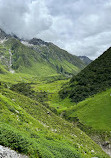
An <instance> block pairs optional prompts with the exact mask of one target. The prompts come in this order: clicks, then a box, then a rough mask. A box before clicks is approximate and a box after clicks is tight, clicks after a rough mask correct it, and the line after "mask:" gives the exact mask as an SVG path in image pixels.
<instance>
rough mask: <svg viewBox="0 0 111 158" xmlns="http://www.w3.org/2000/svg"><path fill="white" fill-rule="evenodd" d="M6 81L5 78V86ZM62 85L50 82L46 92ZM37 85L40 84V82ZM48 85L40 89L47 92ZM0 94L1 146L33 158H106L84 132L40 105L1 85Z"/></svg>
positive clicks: (59, 82)
mask: <svg viewBox="0 0 111 158" xmlns="http://www.w3.org/2000/svg"><path fill="white" fill-rule="evenodd" d="M13 75H14V74H13ZM15 76H16V74H15ZM13 79H14V77H12V80H13ZM12 80H11V81H12ZM14 80H15V79H14ZM8 81H9V79H8V80H7V83H8ZM14 82H15V81H14ZM14 82H13V83H14ZM42 82H44V81H42ZM65 82H67V81H65V80H64V82H63V81H62V80H60V81H55V82H54V83H50V84H51V86H50V92H53V93H55V92H57V91H58V90H59V89H60V84H61V83H62V84H63V83H65ZM37 85H40V80H39V81H38V83H37ZM48 86H49V83H48V84H47V87H46V83H44V86H42V84H41V90H43V89H44V88H46V89H45V90H47V89H48ZM53 86H54V87H56V90H55V88H54V87H53ZM35 88H37V87H35ZM39 88H40V87H39ZM0 92H1V93H0V144H1V145H4V146H9V147H11V148H12V149H14V150H17V151H19V152H21V153H24V154H26V155H29V156H30V157H33V158H35V157H43V158H46V157H47V158H50V157H51V158H53V157H54V158H55V157H58V158H62V157H64V158H68V157H72V158H83V157H85V158H91V157H94V156H97V157H98V158H107V157H108V156H107V155H106V154H105V153H104V152H103V151H102V150H101V148H100V147H99V146H98V145H96V144H95V143H94V142H93V141H92V140H91V139H90V138H89V137H88V136H87V135H85V133H84V132H81V130H79V129H78V128H76V127H74V125H73V124H72V123H68V122H67V121H65V120H63V119H62V118H60V117H58V116H56V115H55V114H54V113H52V112H51V111H50V110H49V109H47V108H46V107H44V106H43V105H41V104H40V103H38V102H36V101H35V100H32V99H30V98H28V97H26V96H24V95H20V94H19V93H16V92H14V91H11V90H9V89H8V88H4V85H2V86H1V88H0ZM47 112H48V113H47ZM92 150H94V153H93V152H91V151H92Z"/></svg>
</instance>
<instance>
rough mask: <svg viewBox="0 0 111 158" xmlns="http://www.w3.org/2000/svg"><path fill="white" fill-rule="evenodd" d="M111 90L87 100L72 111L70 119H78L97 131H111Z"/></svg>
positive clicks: (70, 111)
mask: <svg viewBox="0 0 111 158" xmlns="http://www.w3.org/2000/svg"><path fill="white" fill-rule="evenodd" d="M110 94H111V89H109V90H107V91H105V92H102V93H99V94H97V95H95V96H94V97H92V98H89V99H86V100H84V101H82V102H80V103H78V104H77V105H75V106H74V107H73V108H72V109H71V110H69V113H71V114H70V115H69V117H78V118H79V121H80V122H81V123H83V124H85V125H87V126H89V127H93V129H96V130H106V131H107V130H108V131H110V130H111V124H110V122H111V113H110V111H111V96H110Z"/></svg>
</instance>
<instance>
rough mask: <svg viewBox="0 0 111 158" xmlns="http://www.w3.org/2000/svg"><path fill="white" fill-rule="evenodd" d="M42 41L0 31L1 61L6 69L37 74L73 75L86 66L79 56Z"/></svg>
mask: <svg viewBox="0 0 111 158" xmlns="http://www.w3.org/2000/svg"><path fill="white" fill-rule="evenodd" d="M5 36H6V38H5ZM3 37H4V38H3ZM32 41H33V40H32ZM40 41H42V40H40V39H35V42H36V43H35V42H34V41H33V43H30V41H28V42H27V41H21V40H20V39H18V38H17V37H15V36H8V35H6V34H5V33H4V32H0V63H1V64H2V65H4V66H5V69H6V70H9V71H11V70H14V71H16V72H22V73H26V74H31V75H37V76H48V75H52V74H56V75H57V74H65V75H72V74H77V73H78V72H79V71H80V70H81V69H83V68H84V67H85V64H84V63H83V62H82V61H81V60H80V59H79V58H78V57H76V56H74V55H71V54H69V53H68V52H66V51H64V50H62V49H60V48H59V47H57V46H55V45H53V44H52V43H47V42H44V41H42V43H41V44H40ZM14 71H12V72H14Z"/></svg>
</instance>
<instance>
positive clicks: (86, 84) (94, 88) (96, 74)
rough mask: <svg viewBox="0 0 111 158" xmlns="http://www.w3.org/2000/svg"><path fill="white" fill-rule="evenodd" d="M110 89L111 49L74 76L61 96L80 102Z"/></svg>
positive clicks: (61, 92)
mask: <svg viewBox="0 0 111 158" xmlns="http://www.w3.org/2000/svg"><path fill="white" fill-rule="evenodd" d="M109 87H111V48H109V49H108V50H107V51H106V52H104V54H103V55H101V56H100V57H99V58H98V59H96V60H95V61H94V62H92V63H91V64H90V65H89V66H87V67H86V68H85V69H84V70H82V71H81V72H80V73H79V74H78V75H77V76H74V77H73V78H72V79H71V80H70V82H69V85H68V86H67V87H65V88H63V90H62V91H60V92H59V94H60V96H61V97H62V98H65V97H67V96H69V97H70V98H71V99H72V101H73V102H79V101H82V100H84V99H85V98H87V97H90V96H92V95H94V94H96V93H98V92H101V91H104V90H106V89H107V88H109Z"/></svg>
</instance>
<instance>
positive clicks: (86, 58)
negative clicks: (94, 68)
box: [78, 56, 92, 65]
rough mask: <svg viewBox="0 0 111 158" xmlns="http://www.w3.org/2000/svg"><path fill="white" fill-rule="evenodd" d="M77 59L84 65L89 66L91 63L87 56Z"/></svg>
mask: <svg viewBox="0 0 111 158" xmlns="http://www.w3.org/2000/svg"><path fill="white" fill-rule="evenodd" d="M78 57H79V59H81V60H82V61H83V62H84V63H85V64H86V65H88V64H90V63H91V62H92V60H91V59H89V58H88V57H87V56H78Z"/></svg>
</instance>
